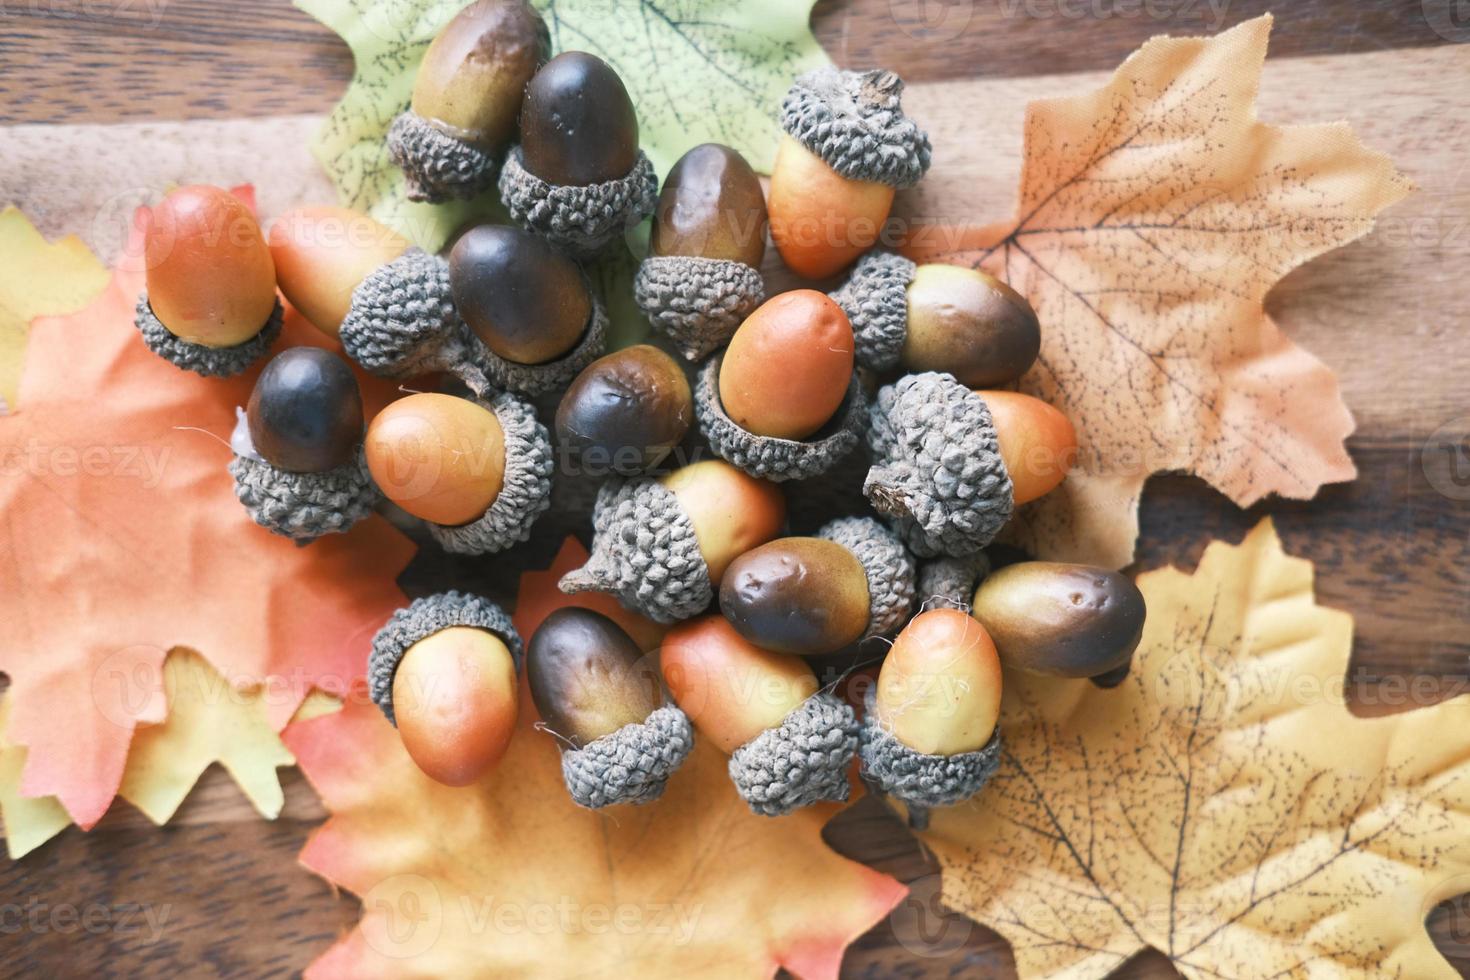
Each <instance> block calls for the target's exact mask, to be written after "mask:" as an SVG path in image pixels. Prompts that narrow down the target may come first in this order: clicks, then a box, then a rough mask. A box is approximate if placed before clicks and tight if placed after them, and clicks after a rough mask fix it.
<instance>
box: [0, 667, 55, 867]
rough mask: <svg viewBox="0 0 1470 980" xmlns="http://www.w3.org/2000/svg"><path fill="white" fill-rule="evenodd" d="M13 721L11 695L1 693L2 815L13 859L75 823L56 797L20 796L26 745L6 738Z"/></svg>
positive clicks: (8, 846)
mask: <svg viewBox="0 0 1470 980" xmlns="http://www.w3.org/2000/svg"><path fill="white" fill-rule="evenodd" d="M9 721H10V696H9V694H8V692H7V694H6V695H4V696H0V818H4V820H5V848H6V851H7V852H8V853H9V854H10V856H11V857H12V858H19V857H22V856H23V855H26V854H29V853H30V852H31V851H34V850H35V849H36V848H38V847H40V846H41V845H42V844H44V843H46V842H47V841H48V840H50V839H51V838H53V837H55V836H56V835H57V834H59V833H61V832H62V831H63V830H65V829H66V828H67V826H68V825H70V824H71V818H70V817H68V816H67V814H66V808H65V807H63V806H62V805H61V804H60V803H59V802H57V800H56V798H55V797H51V796H42V797H38V798H36V799H28V798H26V797H24V796H21V795H20V773H21V770H22V769H24V768H25V764H26V750H25V748H24V746H18V745H11V744H10V743H9V742H8V741H7V740H6V738H5V727H6V725H7V724H9Z"/></svg>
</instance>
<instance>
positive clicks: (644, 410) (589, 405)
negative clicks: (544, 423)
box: [556, 344, 694, 476]
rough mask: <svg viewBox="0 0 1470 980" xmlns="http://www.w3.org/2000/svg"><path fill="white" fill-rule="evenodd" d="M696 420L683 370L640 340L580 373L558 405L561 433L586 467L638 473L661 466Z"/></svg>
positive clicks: (565, 447) (561, 439) (567, 448)
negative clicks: (634, 345) (637, 343)
mask: <svg viewBox="0 0 1470 980" xmlns="http://www.w3.org/2000/svg"><path fill="white" fill-rule="evenodd" d="M693 421H694V397H693V394H692V393H691V391H690V389H689V379H688V378H686V377H685V376H684V370H683V369H682V368H681V367H680V366H679V365H678V363H676V362H675V361H674V359H673V358H672V357H670V356H669V355H668V354H665V353H664V352H663V351H661V350H659V349H658V348H657V347H651V346H649V345H647V344H640V345H638V346H636V347H628V348H625V349H623V350H620V351H616V352H614V353H612V354H608V355H606V356H605V357H602V358H599V359H598V360H596V361H593V362H592V363H591V364H589V365H588V366H587V367H586V368H584V369H583V370H582V373H581V374H579V375H577V378H576V380H575V381H573V382H572V384H571V387H569V388H568V389H567V391H566V394H565V395H563V396H562V400H561V404H560V405H559V406H558V407H557V410H556V434H557V439H558V440H559V442H560V444H561V448H562V450H563V451H564V452H568V453H571V454H575V457H576V460H577V462H578V463H579V464H580V465H581V468H582V469H583V470H584V471H589V472H598V471H601V472H606V471H609V470H610V471H611V472H614V473H617V474H619V475H620V476H634V475H637V474H639V473H643V472H647V471H648V470H651V469H653V468H654V467H656V466H658V464H659V463H660V462H661V461H662V460H663V459H664V457H665V456H667V455H668V453H669V451H670V450H671V449H673V448H674V447H675V446H677V445H678V444H679V443H680V441H682V440H683V438H684V435H685V433H687V432H688V431H689V426H690V424H691V423H692V422H693Z"/></svg>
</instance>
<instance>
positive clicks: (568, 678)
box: [526, 607, 694, 809]
mask: <svg viewBox="0 0 1470 980" xmlns="http://www.w3.org/2000/svg"><path fill="white" fill-rule="evenodd" d="M526 679H527V680H528V681H529V682H530V687H531V699H532V700H533V701H535V703H536V710H537V711H539V712H540V713H541V720H542V721H543V722H544V723H545V724H546V727H547V728H548V729H549V730H550V731H551V732H552V733H554V734H555V735H557V736H558V737H559V738H560V739H562V740H563V741H564V742H565V743H566V744H567V746H568V748H567V749H566V750H565V751H563V752H562V757H561V771H562V777H563V779H564V780H565V782H566V786H567V792H569V793H570V794H571V796H572V799H573V800H574V801H575V802H576V803H577V804H578V805H579V806H584V807H587V808H589V809H597V808H600V807H604V806H609V805H611V804H614V803H648V802H650V801H652V800H656V799H658V798H659V797H660V796H662V795H663V792H664V786H665V785H666V784H667V782H668V778H669V776H670V775H672V774H673V772H674V770H676V769H678V768H679V766H680V765H681V764H683V762H684V758H685V757H686V756H687V755H688V754H689V750H690V749H691V748H693V746H694V732H693V729H691V728H690V725H689V719H688V718H687V717H685V715H684V712H683V711H681V710H680V709H679V708H678V706H677V705H673V704H664V703H663V686H662V684H661V683H660V681H659V676H658V671H657V670H656V669H655V667H654V665H653V663H652V662H651V661H650V659H649V658H647V657H645V656H644V655H643V651H642V650H640V649H639V648H638V644H637V643H635V642H634V641H633V638H632V637H630V636H629V635H628V634H627V633H625V632H624V631H623V629H622V627H620V626H619V625H618V624H617V623H615V622H613V621H612V620H611V619H609V618H608V617H606V616H604V615H602V614H601V613H597V612H593V611H592V610H590V609H578V608H576V607H566V608H562V609H557V610H556V611H554V612H552V613H551V615H549V616H547V617H546V619H545V620H544V621H543V622H542V623H541V626H540V628H539V629H537V630H536V633H535V635H534V636H532V637H531V642H530V644H529V646H528V647H527V651H526Z"/></svg>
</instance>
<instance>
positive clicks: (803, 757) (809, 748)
mask: <svg viewBox="0 0 1470 980" xmlns="http://www.w3.org/2000/svg"><path fill="white" fill-rule="evenodd" d="M857 745H858V723H857V717H856V715H855V714H854V713H853V710H852V707H851V706H850V705H848V704H847V703H846V702H845V701H841V700H839V699H838V698H836V697H834V696H832V695H831V694H827V693H826V692H818V693H816V694H813V695H812V696H811V697H809V698H807V699H806V700H805V701H803V702H802V703H801V705H800V706H799V707H797V708H796V709H795V710H793V711H792V712H791V713H790V714H788V715H787V716H786V717H785V718H784V719H783V720H782V722H781V724H779V725H777V726H776V727H775V728H768V729H766V730H765V731H763V732H761V733H760V734H759V735H757V736H756V737H755V738H753V739H751V740H750V741H749V742H746V743H745V744H744V745H742V746H740V748H738V749H736V750H735V751H734V753H733V754H732V755H731V756H730V779H731V781H732V782H734V783H735V788H736V789H737V790H739V792H740V798H741V799H743V800H744V801H745V802H746V803H748V804H750V808H751V810H753V811H755V812H756V813H758V814H760V815H761V816H763V817H780V816H784V815H785V814H788V813H790V812H792V811H793V810H797V809H800V808H801V807H804V806H809V805H810V804H812V803H816V802H817V801H819V800H835V801H837V802H839V803H844V802H846V801H847V797H848V795H849V794H850V793H851V792H852V787H851V786H850V785H849V784H848V781H847V767H848V764H849V763H851V762H852V757H853V754H854V753H856V751H857Z"/></svg>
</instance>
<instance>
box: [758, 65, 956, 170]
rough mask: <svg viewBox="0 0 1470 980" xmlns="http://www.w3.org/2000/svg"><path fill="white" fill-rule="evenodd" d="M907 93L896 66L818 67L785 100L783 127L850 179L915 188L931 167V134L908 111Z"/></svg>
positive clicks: (793, 87)
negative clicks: (904, 98)
mask: <svg viewBox="0 0 1470 980" xmlns="http://www.w3.org/2000/svg"><path fill="white" fill-rule="evenodd" d="M902 94H903V79H901V78H899V77H898V76H897V75H896V74H894V73H893V72H891V71H882V70H875V71H843V70H842V69H841V68H837V67H835V66H832V65H828V66H826V67H823V68H817V69H815V70H814V71H809V72H807V73H806V74H805V75H802V76H801V77H800V78H798V79H797V80H796V82H795V84H793V85H792V86H791V90H790V91H789V92H787V93H786V98H785V99H783V100H782V101H781V128H782V129H784V130H786V132H787V133H788V134H790V135H791V136H792V137H793V138H794V139H795V140H796V141H797V142H799V143H801V145H803V146H805V147H806V148H807V149H808V150H811V151H812V152H813V153H815V154H816V155H817V156H819V157H821V158H822V159H823V160H825V161H826V163H827V166H829V167H831V168H832V169H833V170H835V171H837V172H838V173H839V174H841V175H842V176H844V177H846V178H847V179H849V180H866V181H871V182H873V183H877V184H887V185H889V186H890V187H896V188H899V189H903V188H907V187H913V186H914V185H915V184H917V183H918V182H919V180H920V178H922V177H923V176H924V173H925V171H927V170H928V169H929V157H930V147H929V134H928V133H926V132H924V131H923V130H922V129H920V128H919V127H918V124H917V123H915V122H914V121H913V120H912V119H910V118H909V117H908V116H905V115H904V114H903V108H902V105H901V101H902V100H901V98H900V97H901V96H902Z"/></svg>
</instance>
